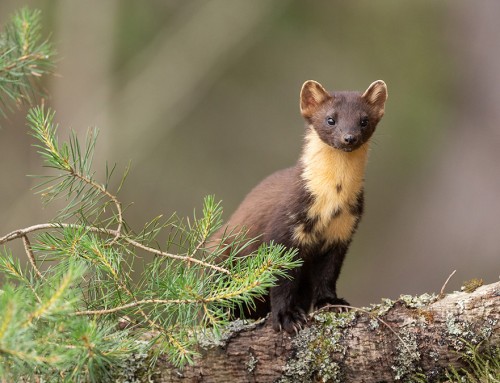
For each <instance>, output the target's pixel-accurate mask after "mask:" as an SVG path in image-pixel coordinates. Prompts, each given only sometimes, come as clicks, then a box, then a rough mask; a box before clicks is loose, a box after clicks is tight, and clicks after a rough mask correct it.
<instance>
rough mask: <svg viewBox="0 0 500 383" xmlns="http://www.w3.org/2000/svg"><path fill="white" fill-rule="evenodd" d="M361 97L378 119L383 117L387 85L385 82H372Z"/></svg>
mask: <svg viewBox="0 0 500 383" xmlns="http://www.w3.org/2000/svg"><path fill="white" fill-rule="evenodd" d="M361 97H362V98H364V99H365V101H366V102H368V104H370V105H372V106H373V109H374V110H375V111H376V112H377V113H378V115H379V117H382V116H383V115H384V107H385V100H387V85H385V82H383V81H382V80H377V81H374V82H372V83H371V85H370V86H369V87H368V89H367V90H366V91H365V93H363V95H362V96H361Z"/></svg>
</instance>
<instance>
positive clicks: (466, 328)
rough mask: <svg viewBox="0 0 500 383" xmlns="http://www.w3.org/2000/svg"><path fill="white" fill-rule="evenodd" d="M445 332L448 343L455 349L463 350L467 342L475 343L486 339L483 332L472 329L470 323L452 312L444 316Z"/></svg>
mask: <svg viewBox="0 0 500 383" xmlns="http://www.w3.org/2000/svg"><path fill="white" fill-rule="evenodd" d="M446 332H447V335H448V337H447V338H448V339H449V341H450V345H451V346H452V347H453V348H454V349H455V350H456V351H464V350H465V349H466V346H467V344H470V345H477V344H479V343H481V342H482V341H483V340H485V339H486V338H485V336H484V334H482V333H481V332H476V331H474V329H473V327H472V325H471V323H469V322H468V321H466V320H461V319H458V318H457V317H456V316H454V315H453V314H452V313H449V314H448V315H447V316H446Z"/></svg>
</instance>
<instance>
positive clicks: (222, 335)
mask: <svg viewBox="0 0 500 383" xmlns="http://www.w3.org/2000/svg"><path fill="white" fill-rule="evenodd" d="M261 322H262V320H259V321H249V320H243V319H236V320H234V321H232V322H229V324H228V325H227V326H225V327H224V328H222V329H220V330H219V331H205V332H203V333H201V332H200V333H198V334H197V335H196V339H197V341H198V345H199V346H201V348H203V349H205V350H208V349H211V348H214V347H225V346H226V344H227V342H228V340H229V339H231V337H232V336H233V335H234V334H236V333H239V332H240V331H241V330H243V329H251V328H253V327H255V326H256V325H257V324H259V323H261Z"/></svg>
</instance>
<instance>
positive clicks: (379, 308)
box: [363, 298, 396, 317]
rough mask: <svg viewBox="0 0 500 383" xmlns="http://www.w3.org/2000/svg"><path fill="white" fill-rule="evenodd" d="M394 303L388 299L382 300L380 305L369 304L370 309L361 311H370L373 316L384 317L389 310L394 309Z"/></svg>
mask: <svg viewBox="0 0 500 383" xmlns="http://www.w3.org/2000/svg"><path fill="white" fill-rule="evenodd" d="M394 303H396V302H395V301H393V300H392V299H389V298H383V299H382V303H378V304H373V303H372V304H371V305H370V307H368V308H363V310H366V311H370V312H372V313H373V315H375V316H379V317H381V316H384V315H385V314H387V313H388V312H389V310H390V309H392V308H393V307H394Z"/></svg>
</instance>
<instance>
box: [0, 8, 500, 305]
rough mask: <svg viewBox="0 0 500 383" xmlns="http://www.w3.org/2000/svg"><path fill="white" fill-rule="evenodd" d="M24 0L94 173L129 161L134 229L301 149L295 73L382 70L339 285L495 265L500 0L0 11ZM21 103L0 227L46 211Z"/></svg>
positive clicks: (229, 198)
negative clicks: (91, 146)
mask: <svg viewBox="0 0 500 383" xmlns="http://www.w3.org/2000/svg"><path fill="white" fill-rule="evenodd" d="M24 5H28V6H30V7H33V8H38V9H41V10H42V17H43V23H44V27H45V29H46V33H47V34H49V33H50V34H51V37H50V38H51V40H52V41H53V43H54V45H55V48H56V49H57V51H58V64H57V75H56V76H53V77H51V78H49V79H48V81H46V82H45V83H44V85H45V87H46V89H47V91H48V93H49V95H50V99H49V100H48V101H47V103H48V104H49V105H50V106H51V107H53V108H54V109H55V110H56V112H57V114H56V120H58V121H59V123H60V125H61V128H60V134H61V136H63V137H64V136H66V135H67V131H68V128H70V127H71V128H73V129H75V130H76V131H78V132H80V134H81V135H82V136H83V135H84V134H85V132H86V130H87V127H89V126H97V127H99V128H100V139H99V141H98V148H97V153H98V156H97V158H96V159H95V168H96V170H98V174H101V175H102V174H103V172H104V167H105V161H108V162H109V163H110V164H113V163H118V173H120V172H123V170H124V169H125V168H126V166H127V164H128V163H129V161H131V171H130V175H129V177H128V180H127V182H126V184H125V187H124V189H123V191H122V192H121V193H120V196H121V200H122V201H123V202H124V203H125V204H129V203H131V202H133V204H132V205H131V206H129V207H128V209H127V211H126V218H127V220H128V222H129V223H130V225H131V226H132V228H134V229H136V230H137V229H140V228H141V227H142V224H143V223H144V222H145V221H147V220H150V219H152V218H153V217H155V216H157V215H159V214H164V215H166V216H169V215H171V214H172V213H173V212H174V211H177V213H178V214H179V216H189V215H191V214H192V212H193V208H196V209H197V210H200V208H201V202H202V198H203V196H205V195H207V194H215V196H216V198H217V199H222V200H223V203H224V209H225V217H226V218H227V217H228V216H229V214H230V213H231V212H232V211H233V210H234V209H235V208H236V206H237V205H238V203H239V202H240V201H241V200H242V198H243V197H244V195H245V194H246V193H247V192H248V191H249V190H250V188H251V187H253V186H254V185H255V184H256V183H258V182H259V181H260V180H261V179H262V178H263V177H265V176H266V175H268V174H270V173H271V172H273V171H275V170H277V169H280V168H283V167H287V166H290V165H292V164H294V163H295V161H296V160H297V158H298V156H299V153H300V149H301V145H302V136H303V121H302V119H301V117H300V114H299V109H298V97H299V90H300V87H301V85H302V83H303V82H304V81H305V80H308V79H315V80H317V81H320V82H321V83H322V84H323V85H324V86H325V87H326V88H327V89H330V90H333V89H336V90H347V89H349V90H365V89H366V87H367V86H368V85H369V84H370V83H371V82H372V81H374V80H377V79H383V80H384V81H385V82H386V83H387V85H388V89H389V100H388V103H387V106H386V116H385V117H384V119H383V120H382V122H381V124H380V125H379V127H378V131H377V132H376V135H375V138H374V143H373V145H372V151H371V156H370V161H369V166H368V173H367V185H366V213H365V215H364V218H363V221H362V223H361V225H360V229H359V231H358V233H357V234H356V237H355V239H354V242H353V246H352V247H351V250H350V253H349V255H348V257H347V259H346V262H345V267H344V270H343V273H342V275H341V277H340V281H339V282H340V285H339V293H340V294H341V296H345V297H346V298H347V299H348V300H349V301H350V302H351V304H353V305H364V304H368V303H370V302H378V301H379V300H380V298H381V297H390V298H394V297H397V296H398V295H399V294H400V293H411V294H414V293H423V292H427V291H437V292H438V291H439V290H440V288H441V286H442V285H443V283H444V281H445V279H446V278H447V277H448V275H449V274H450V273H451V272H452V271H453V270H454V269H457V270H458V271H457V274H456V275H455V277H454V278H453V279H452V280H451V282H450V283H449V285H448V290H451V289H458V288H459V287H460V285H461V282H463V281H464V280H467V279H470V278H473V277H481V278H483V279H484V280H485V282H493V281H496V280H497V279H498V275H499V272H500V108H499V104H500V70H499V68H500V23H498V17H497V16H498V15H500V2H498V1H495V0H489V1H483V2H481V3H477V2H470V1H465V0H460V1H451V0H448V1H444V2H435V1H432V0H425V1H418V2H415V1H413V2H412V1H395V0H391V1H389V0H383V1H372V0H361V1H326V0H324V1H300V0H274V1H269V0H252V1H244V0H210V1H202V0H196V1H195V0H148V1H134V0H121V1H118V0H106V1H102V0H87V1H55V0H32V1H28V0H26V1H19V0H1V1H0V24H1V25H3V24H4V23H5V21H6V20H8V18H9V16H10V15H11V14H12V12H14V11H15V10H17V9H19V8H20V7H22V6H24ZM25 116H26V110H21V111H16V112H15V113H11V114H9V115H8V117H7V118H6V119H5V118H3V119H0V180H1V188H0V212H1V213H0V216H1V219H0V235H3V234H6V233H8V232H10V231H12V230H15V229H17V228H21V227H26V226H29V225H32V224H36V223H41V222H44V221H46V220H48V219H50V218H51V217H53V216H54V213H53V212H54V210H53V209H54V208H53V207H51V206H50V205H49V207H48V208H43V207H42V204H41V202H40V198H39V196H37V195H34V193H33V191H32V190H31V188H32V187H33V186H34V185H36V184H37V182H38V180H36V179H33V178H30V177H26V175H27V174H40V173H43V172H44V171H45V170H43V169H41V167H40V165H41V160H40V158H39V156H38V155H37V154H36V151H35V149H34V148H33V147H31V144H32V143H33V139H32V138H31V137H30V136H28V135H27V134H26V130H27V129H26V123H25ZM119 178H120V177H119V176H118V177H116V178H115V181H116V182H117V183H118V181H119ZM101 179H102V178H101Z"/></svg>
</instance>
